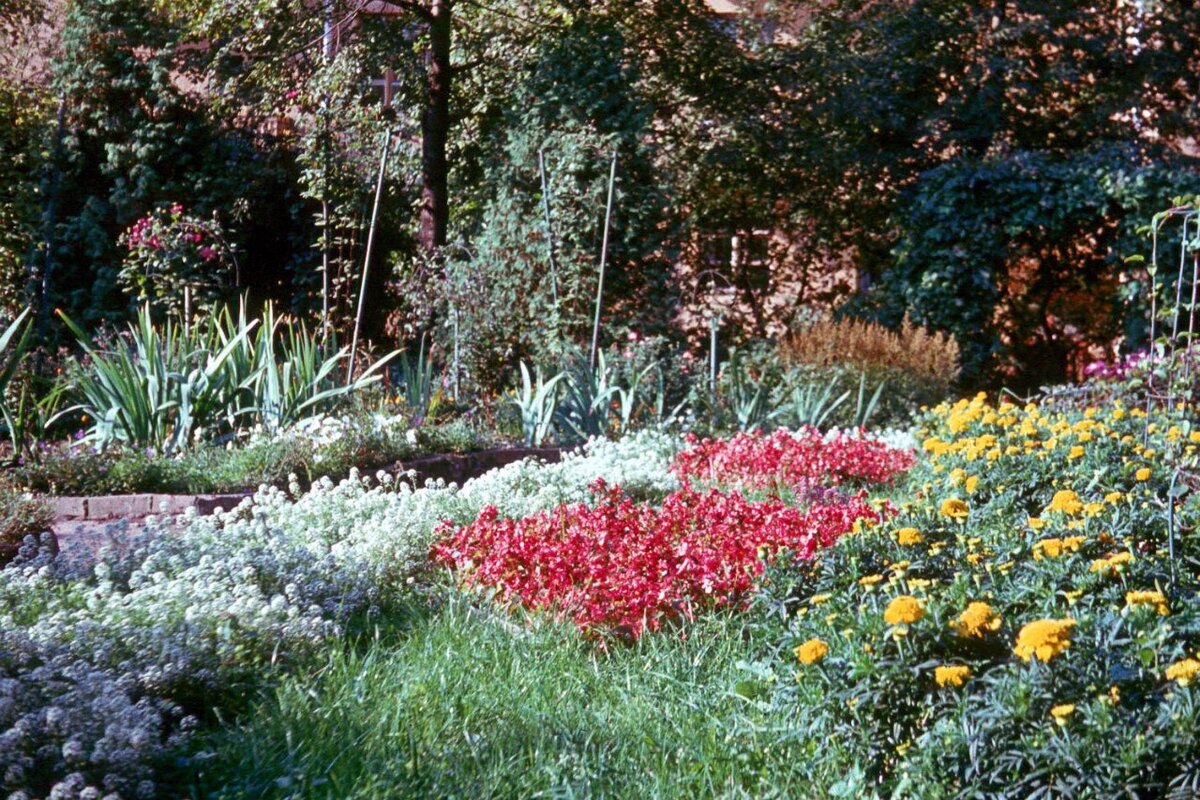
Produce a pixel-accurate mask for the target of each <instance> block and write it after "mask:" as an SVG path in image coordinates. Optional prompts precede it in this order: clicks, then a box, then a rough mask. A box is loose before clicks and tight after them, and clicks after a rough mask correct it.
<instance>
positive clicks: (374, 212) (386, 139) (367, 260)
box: [346, 126, 392, 383]
mask: <svg viewBox="0 0 1200 800" xmlns="http://www.w3.org/2000/svg"><path fill="white" fill-rule="evenodd" d="M391 144H392V129H391V127H390V126H389V127H388V129H387V131H386V132H385V133H384V136H383V152H381V153H380V154H379V179H378V180H376V181H375V206H374V207H373V208H372V209H371V227H370V228H369V229H368V230H367V252H366V255H364V256H363V271H362V286H361V287H360V288H359V290H358V313H357V314H355V315H354V337H353V338H352V339H351V340H350V366H349V369H347V370H346V383H350V382H351V381H352V380H353V379H354V354H355V352H356V351H357V350H358V332H359V329H360V328H361V327H362V318H363V308H364V307H365V306H366V301H367V271H368V269H370V266H371V250H372V248H373V247H374V245H375V224H376V223H377V222H378V221H379V198H380V196H381V195H382V194H383V173H384V171H385V170H386V169H387V157H388V148H390V147H391Z"/></svg>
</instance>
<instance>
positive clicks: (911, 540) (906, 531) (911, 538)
mask: <svg viewBox="0 0 1200 800" xmlns="http://www.w3.org/2000/svg"><path fill="white" fill-rule="evenodd" d="M896 541H897V542H899V543H900V544H901V545H903V546H905V547H912V546H914V545H918V544H920V543H921V542H923V541H925V537H924V536H922V535H921V532H920V531H919V530H917V529H916V528H901V529H900V530H898V531H896Z"/></svg>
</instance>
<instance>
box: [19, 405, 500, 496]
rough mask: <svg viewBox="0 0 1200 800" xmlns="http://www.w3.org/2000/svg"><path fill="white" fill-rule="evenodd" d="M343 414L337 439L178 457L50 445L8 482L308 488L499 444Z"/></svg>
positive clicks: (470, 433)
mask: <svg viewBox="0 0 1200 800" xmlns="http://www.w3.org/2000/svg"><path fill="white" fill-rule="evenodd" d="M339 420H340V421H342V422H343V423H344V431H342V432H341V434H340V435H338V436H337V437H336V438H334V439H333V440H332V441H324V440H323V439H324V438H325V437H322V440H318V438H317V434H309V433H307V432H306V431H292V432H288V433H286V434H284V435H277V436H270V437H262V438H258V439H256V440H254V441H251V442H249V443H246V444H238V445H237V446H233V447H230V446H225V447H218V446H207V447H194V448H191V449H189V450H187V451H186V452H183V453H179V454H177V455H174V456H171V457H163V456H157V455H154V454H153V453H150V454H148V453H145V452H143V451H140V450H133V449H129V448H121V447H112V448H110V449H108V450H106V451H104V452H94V451H91V450H66V449H54V450H49V451H46V450H43V451H41V452H38V453H36V454H34V456H33V457H30V458H27V459H26V460H25V462H24V463H23V464H21V465H20V466H17V467H13V468H12V469H10V470H9V471H8V473H7V474H6V476H5V479H4V484H6V485H11V486H13V487H16V488H17V489H19V490H21V491H32V492H39V493H44V494H52V495H102V494H138V493H146V492H163V493H204V492H241V491H250V490H254V489H257V488H258V487H259V486H261V485H263V484H266V485H270V486H276V487H279V488H287V487H288V484H289V481H290V480H291V477H292V476H295V478H296V482H297V484H298V485H299V486H300V487H305V488H306V487H309V486H311V485H312V484H313V483H314V482H316V481H317V480H319V479H321V478H323V477H328V478H330V479H332V480H335V481H336V480H341V479H343V478H345V477H346V476H347V475H349V474H350V471H351V470H352V469H357V470H361V471H362V472H364V473H368V472H370V471H371V470H374V469H380V468H384V467H390V466H392V465H394V464H395V463H396V462H398V461H405V460H408V459H413V458H419V457H422V456H427V455H437V454H441V453H467V452H471V451H473V450H480V449H483V448H485V447H488V446H492V445H493V444H494V443H495V440H494V437H492V436H491V435H490V434H487V433H484V432H481V431H480V430H478V429H477V428H475V427H473V426H471V425H469V424H467V423H465V422H463V421H452V422H448V423H444V424H440V425H426V426H423V427H421V428H420V429H418V433H417V435H416V437H415V441H414V440H413V439H412V438H410V437H409V436H408V435H407V434H406V429H405V428H404V427H403V426H399V427H396V426H392V427H381V426H379V425H375V424H372V419H371V416H370V415H369V414H366V413H365V412H361V411H344V412H343V413H342V415H341V416H340V417H339ZM318 433H319V432H318Z"/></svg>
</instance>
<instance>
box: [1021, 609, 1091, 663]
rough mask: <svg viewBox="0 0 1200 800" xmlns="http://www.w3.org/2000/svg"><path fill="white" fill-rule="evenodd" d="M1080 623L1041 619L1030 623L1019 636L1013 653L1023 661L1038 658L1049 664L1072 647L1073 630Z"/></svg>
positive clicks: (1066, 620) (1069, 620)
mask: <svg viewBox="0 0 1200 800" xmlns="http://www.w3.org/2000/svg"><path fill="white" fill-rule="evenodd" d="M1077 624H1078V623H1077V622H1076V621H1075V620H1073V619H1039V620H1035V621H1033V622H1030V623H1028V624H1027V625H1025V627H1023V628H1021V631H1020V633H1018V634H1017V646H1016V647H1014V648H1013V652H1014V653H1016V654H1017V656H1018V657H1019V658H1021V659H1022V660H1023V661H1029V660H1030V659H1031V658H1033V657H1034V656H1037V660H1038V661H1042V662H1048V661H1050V660H1051V659H1053V658H1054V657H1055V656H1057V655H1059V654H1060V653H1062V652H1063V651H1064V650H1066V649H1067V648H1068V647H1070V646H1071V629H1072V628H1074V627H1075V626H1076V625H1077Z"/></svg>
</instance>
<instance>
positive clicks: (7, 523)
mask: <svg viewBox="0 0 1200 800" xmlns="http://www.w3.org/2000/svg"><path fill="white" fill-rule="evenodd" d="M53 521H54V512H53V510H52V509H51V508H50V506H49V504H47V503H46V502H45V501H44V500H42V499H40V498H37V497H34V496H32V495H29V494H26V493H24V492H17V491H13V490H11V489H7V488H5V487H3V486H0V567H3V566H4V565H5V564H7V563H8V562H9V561H11V560H12V558H13V557H14V556H16V554H17V550H18V549H19V548H20V547H21V544H22V543H23V542H24V541H25V537H26V536H29V535H34V536H36V535H38V534H41V533H43V532H45V531H48V530H50V523H51V522H53Z"/></svg>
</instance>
